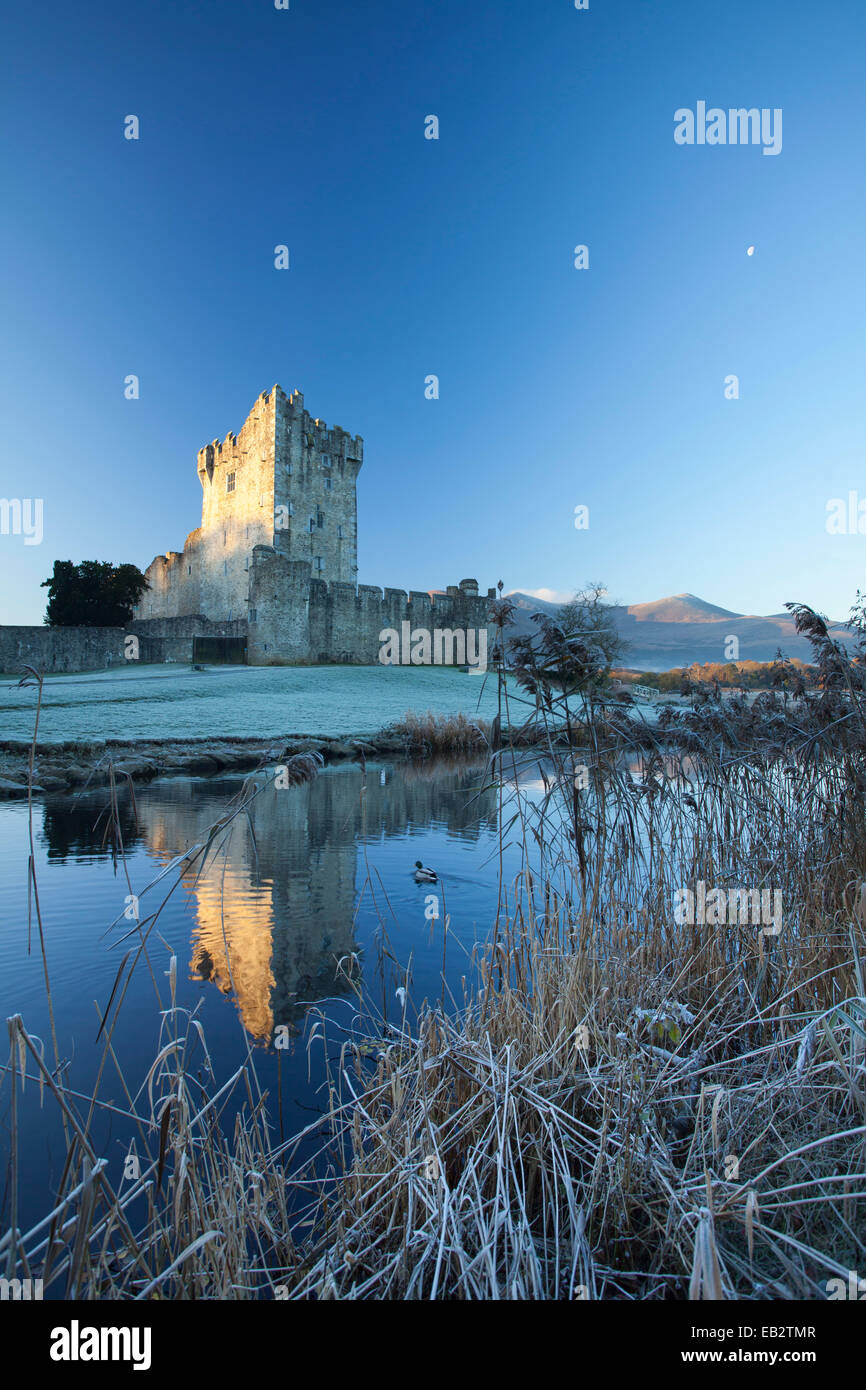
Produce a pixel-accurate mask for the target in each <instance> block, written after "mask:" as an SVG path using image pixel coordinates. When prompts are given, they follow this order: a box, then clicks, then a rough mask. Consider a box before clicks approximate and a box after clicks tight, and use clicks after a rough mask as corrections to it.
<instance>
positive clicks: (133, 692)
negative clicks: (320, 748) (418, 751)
mask: <svg viewBox="0 0 866 1390" xmlns="http://www.w3.org/2000/svg"><path fill="white" fill-rule="evenodd" d="M35 704H36V692H35V690H34V689H33V688H32V687H30V688H28V687H25V688H24V689H22V690H19V689H18V688H17V681H15V680H11V679H7V678H4V679H2V680H0V739H21V740H25V739H26V740H29V739H30V738H32V736H33V716H34V710H35ZM410 709H411V710H415V711H417V712H418V713H424V712H426V711H427V710H432V711H433V713H434V714H458V713H464V714H466V715H471V716H473V717H475V718H483V719H492V718H493V716H494V715H495V713H496V676H495V674H494V673H490V674H488V675H487V676H486V677H485V676H483V675H472V674H466V673H463V672H461V671H459V670H457V669H456V668H455V667H447V666H439V667H429V666H427V667H419V666H409V667H406V666H213V667H206V668H205V669H204V670H202V671H195V670H190V668H189V667H187V666H139V667H137V666H128V667H124V668H123V669H122V670H116V671H110V672H108V671H98V672H89V673H85V674H83V675H78V676H47V677H46V679H45V684H44V689H43V700H42V714H41V718H40V722H39V741H40V742H41V743H59V742H63V741H65V740H73V739H81V740H99V739H106V738H115V739H118V738H119V739H126V738H129V739H134V738H166V737H171V738H187V737H201V736H202V735H214V736H215V737H224V736H227V735H235V736H237V737H244V736H250V737H255V738H271V737H275V736H278V735H282V734H292V733H299V734H325V735H332V736H335V737H339V736H340V735H344V734H373V733H377V732H378V731H379V730H380V729H382V728H384V727H385V726H386V725H388V724H392V723H394V722H395V721H396V720H398V719H401V718H402V717H403V715H404V714H405V713H406V712H407V710H410Z"/></svg>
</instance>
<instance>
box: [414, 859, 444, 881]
mask: <svg viewBox="0 0 866 1390" xmlns="http://www.w3.org/2000/svg"><path fill="white" fill-rule="evenodd" d="M415 882H416V883H438V882H439V877H438V875H437V874H434V872H433V870H432V869H425V868H424V865H423V864H422V863H421V860H420V859H416V860H415Z"/></svg>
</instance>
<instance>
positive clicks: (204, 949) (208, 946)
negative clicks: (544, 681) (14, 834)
mask: <svg viewBox="0 0 866 1390" xmlns="http://www.w3.org/2000/svg"><path fill="white" fill-rule="evenodd" d="M485 783H486V779H485V778H484V775H483V767H481V766H477V765H476V766H467V765H466V764H461V765H459V766H454V765H450V766H449V765H447V764H443V763H437V764H435V765H430V766H427V767H424V768H420V767H413V766H400V767H394V766H389V765H383V764H370V765H368V767H367V769H366V771H364V770H362V769H361V768H360V767H359V766H357V765H354V764H353V765H350V766H349V765H339V766H337V767H334V768H331V769H328V770H327V771H326V772H324V773H322V774H320V775H319V776H318V777H317V778H315V779H314V780H313V781H312V782H309V783H306V784H304V785H301V786H297V787H292V788H285V789H277V788H276V787H275V786H274V785H273V783H272V782H270V783H269V784H268V785H266V786H264V787H263V789H262V790H261V791H260V792H259V794H258V796H257V797H256V799H255V801H254V803H253V805H252V807H251V808H250V812H249V815H247V814H246V813H243V814H241V815H239V816H237V817H235V819H234V821H233V822H232V824H231V826H230V827H229V828H228V829H227V830H226V831H225V832H221V833H220V835H219V837H218V838H217V840H216V841H215V842H214V845H213V847H212V850H211V853H210V855H209V857H208V860H207V863H206V867H205V870H204V872H202V873H198V872H197V871H196V869H195V868H193V869H190V870H186V871H185V872H184V874H183V881H184V887H185V891H186V894H187V899H188V906H189V908H190V910H191V913H192V916H193V925H192V932H191V941H192V957H191V960H190V971H191V977H192V978H193V979H199V980H204V981H210V982H211V983H213V984H215V985H216V986H217V988H218V989H220V990H221V991H222V992H223V993H224V994H226V995H230V996H232V997H233V998H234V1001H235V1004H236V1007H237V1009H238V1012H239V1014H240V1017H241V1019H242V1021H243V1024H244V1026H245V1028H246V1029H247V1032H248V1033H249V1034H250V1035H251V1037H252V1038H254V1039H255V1040H257V1041H259V1042H262V1043H266V1042H268V1041H270V1040H271V1038H272V1037H273V1030H274V1027H275V1026H276V1025H277V1024H281V1023H285V1024H289V1026H290V1027H291V1028H292V1029H294V1028H296V1027H297V1026H298V1024H299V1023H300V1019H301V1016H302V1014H303V1011H304V1007H305V1005H307V1004H309V1003H310V1002H312V1001H315V1000H317V999H322V998H324V997H326V996H330V995H334V994H336V993H340V992H342V991H344V990H345V989H346V988H347V987H348V986H347V981H346V980H345V978H344V977H343V976H342V975H341V974H340V973H339V972H338V968H337V963H338V961H339V960H340V959H341V958H345V957H349V956H350V955H351V953H352V952H354V951H356V949H357V948H356V939H355V913H356V907H357V904H358V900H359V893H360V890H361V888H362V886H363V884H364V881H365V878H366V873H367V871H366V868H365V856H364V854H363V853H362V852H361V849H362V846H363V844H365V843H366V845H367V849H368V852H369V848H370V846H371V845H375V844H376V843H377V842H382V841H384V840H387V839H389V838H391V837H398V838H399V839H401V840H407V839H411V837H412V836H413V834H418V833H422V832H424V831H426V830H427V829H428V828H429V827H430V826H431V825H435V826H437V827H438V828H440V829H441V830H443V831H445V832H447V833H448V834H452V835H457V836H459V838H460V839H461V840H466V839H469V840H472V839H478V838H480V837H481V836H482V835H487V834H489V833H490V832H491V831H495V826H496V794H495V791H494V790H493V789H492V788H491V787H490V786H489V783H487V784H485ZM238 787H239V783H238V782H237V781H235V782H229V781H228V780H226V781H221V782H213V781H201V780H194V779H193V780H180V779H178V780H171V781H165V782H157V783H154V784H152V785H151V786H150V787H147V788H144V789H141V790H140V791H138V792H137V794H136V812H137V816H136V814H134V813H133V812H132V810H131V808H130V806H129V805H128V804H127V803H124V804H123V806H122V815H121V822H122V832H123V842H124V846H125V848H126V850H127V851H129V850H130V849H131V848H132V847H133V846H134V845H135V843H136V841H138V842H139V843H140V844H141V845H143V846H144V847H145V848H147V849H148V850H149V851H150V852H151V853H152V854H154V855H156V857H157V858H158V859H159V860H160V861H162V862H163V863H168V862H169V861H171V860H172V859H174V858H176V857H177V856H179V855H181V854H182V853H183V852H184V851H185V850H187V849H188V848H190V847H191V846H192V845H194V844H196V843H197V842H200V841H203V840H206V839H207V836H208V831H209V828H210V826H211V825H212V824H213V823H214V821H215V820H216V819H217V818H218V817H219V815H221V814H222V812H223V810H224V809H225V806H226V804H227V802H228V801H229V799H230V798H231V797H232V796H233V795H235V794H236V793H237V791H238ZM104 801H105V797H104V796H103V797H101V798H100V797H99V795H98V794H97V793H95V792H94V793H91V794H90V795H88V796H87V797H85V798H81V799H80V800H79V802H78V803H76V805H75V807H74V808H73V807H70V805H69V802H68V801H67V800H66V799H65V798H64V800H63V802H61V801H60V800H59V799H55V798H48V799H47V800H46V804H45V818H44V823H43V830H44V832H45V836H46V839H47V841H48V852H49V855H51V856H53V857H55V858H64V859H65V858H67V857H69V856H76V855H79V854H93V853H102V852H105V838H104V818H103V819H102V820H99V812H100V809H101V806H102V803H104ZM410 850H411V854H410ZM406 853H407V859H406V868H407V870H408V869H409V867H410V865H411V863H413V862H414V859H415V858H416V857H417V856H416V854H415V852H414V849H412V847H411V846H407V850H406ZM169 883H170V880H166V884H167V885H168V884H169ZM152 910H153V907H152V906H148V908H147V911H152ZM144 913H145V909H144V907H142V915H144Z"/></svg>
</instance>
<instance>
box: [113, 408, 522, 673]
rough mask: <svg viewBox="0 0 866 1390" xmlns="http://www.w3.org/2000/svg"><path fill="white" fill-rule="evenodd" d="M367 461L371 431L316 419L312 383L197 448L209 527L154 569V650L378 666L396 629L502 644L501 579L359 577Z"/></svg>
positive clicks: (141, 629)
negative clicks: (496, 583) (431, 588)
mask: <svg viewBox="0 0 866 1390" xmlns="http://www.w3.org/2000/svg"><path fill="white" fill-rule="evenodd" d="M363 459H364V441H363V439H361V437H360V435H351V434H348V433H347V432H346V431H345V430H343V429H340V428H339V427H334V428H333V429H329V428H328V426H327V425H326V424H325V422H324V420H317V419H313V418H311V416H310V414H309V412H308V411H307V410H306V409H305V408H304V397H303V395H302V394H301V392H300V391H294V392H293V393H292V394H291V396H287V395H286V393H285V392H284V391H283V390H282V388H281V387H280V386H274V388H273V389H272V390H271V391H263V392H262V394H261V395H260V396H259V398H258V400H257V401H256V403H255V405H254V406H253V408H252V410H251V411H250V414H249V415H248V417H247V419H246V421H245V423H244V425H243V427H242V429H241V430H240V433H239V434H232V433H230V434H228V435H227V436H226V438H225V440H224V441H223V442H222V443H220V442H219V441H218V440H216V439H215V440H214V441H213V443H212V444H208V445H206V446H205V448H203V449H201V450H199V455H198V476H199V481H200V482H201V487H202V518H201V526H200V527H199V528H198V529H197V530H195V531H191V532H190V534H189V535H188V536H187V538H186V544H185V545H184V548H183V550H182V551H171V550H170V551H168V552H167V553H166V554H165V555H158V556H157V557H156V559H155V560H154V561H153V562H152V563H151V565H150V566H149V567H148V569H147V570H146V575H147V580H148V583H149V585H150V588H149V590H147V591H146V592H145V593H144V595H143V597H142V600H141V602H140V604H139V605H138V607H137V608H136V610H135V613H134V621H133V623H132V624H131V625H130V631H131V632H133V633H135V634H137V635H138V636H139V637H140V638H141V639H142V641H143V643H144V645H145V648H146V651H143V652H142V658H143V659H145V660H191V659H202V660H212V659H217V660H220V659H222V660H226V659H229V660H231V659H235V660H244V659H245V660H246V661H248V662H249V663H250V664H251V665H257V666H261V665H265V666H266V665H283V664H290V663H318V662H354V663H358V664H374V663H376V662H377V661H378V660H379V659H380V650H381V641H380V635H381V633H382V632H383V631H384V630H387V629H391V630H395V631H397V632H401V631H402V632H404V633H408V632H409V631H411V632H412V633H413V636H414V633H415V632H416V631H417V630H423V631H432V630H434V629H435V630H442V629H448V630H460V631H463V632H469V631H473V632H475V633H479V632H484V633H486V634H487V637H489V639H490V643H491V645H492V642H493V629H492V628H491V627H490V623H489V604H490V600H491V599H492V598H495V596H496V591H495V589H489V590H488V591H487V597H486V598H484V597H481V596H480V595H479V592H478V584H477V582H476V581H475V580H473V579H464V580H463V581H462V582H461V583H460V584H459V585H451V586H449V587H448V589H447V590H446V591H445V593H433V594H430V593H423V592H416V591H412V592H410V593H409V594H408V595H407V594H406V592H405V591H404V590H402V589H385V590H384V593H383V591H382V590H381V589H379V588H376V587H374V586H371V585H368V584H360V585H359V584H358V583H357V573H358V508H357V479H358V473H359V472H360V470H361V465H362V463H363ZM406 623H408V624H410V627H409V628H408V629H407V628H405V627H404V626H403V625H404V624H406ZM486 640H487V638H485V641H486ZM441 650H443V649H442V648H441V647H440V651H441ZM451 650H452V653H457V651H458V648H457V647H456V645H455V646H453V647H452V649H451ZM444 651H445V655H444V656H441V657H440V658H438V659H440V660H442V661H443V662H444V664H450V662H449V658H448V651H449V649H448V647H447V645H446V646H445V648H444ZM455 659H457V660H460V661H462V659H463V658H462V656H455V655H453V654H452V656H451V660H452V661H453V660H455ZM406 660H408V657H407V658H406Z"/></svg>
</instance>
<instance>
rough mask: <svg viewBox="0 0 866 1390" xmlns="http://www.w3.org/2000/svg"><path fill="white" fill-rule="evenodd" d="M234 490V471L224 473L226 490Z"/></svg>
mask: <svg viewBox="0 0 866 1390" xmlns="http://www.w3.org/2000/svg"><path fill="white" fill-rule="evenodd" d="M234 490H235V475H234V473H226V492H234Z"/></svg>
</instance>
